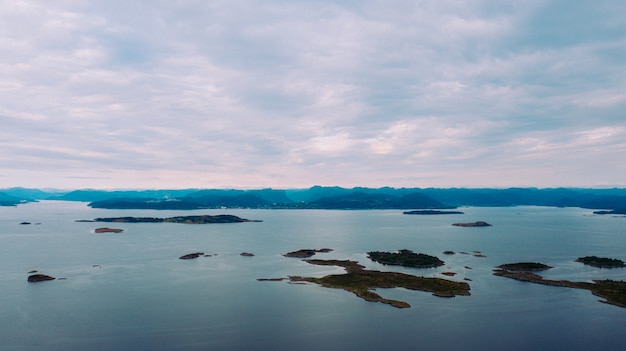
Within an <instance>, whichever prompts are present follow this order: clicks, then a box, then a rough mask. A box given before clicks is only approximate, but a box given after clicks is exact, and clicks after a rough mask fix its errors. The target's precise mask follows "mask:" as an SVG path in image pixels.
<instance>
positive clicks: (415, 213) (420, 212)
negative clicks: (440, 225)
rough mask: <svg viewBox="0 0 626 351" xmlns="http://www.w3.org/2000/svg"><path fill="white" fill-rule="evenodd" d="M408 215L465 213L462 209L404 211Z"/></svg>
mask: <svg viewBox="0 0 626 351" xmlns="http://www.w3.org/2000/svg"><path fill="white" fill-rule="evenodd" d="M402 213H404V214H406V215H443V214H463V212H461V211H441V210H413V211H404V212H402Z"/></svg>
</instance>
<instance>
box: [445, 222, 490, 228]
mask: <svg viewBox="0 0 626 351" xmlns="http://www.w3.org/2000/svg"><path fill="white" fill-rule="evenodd" d="M452 225H453V226H455V227H491V224H489V223H487V222H483V221H478V222H470V223H453V224H452Z"/></svg>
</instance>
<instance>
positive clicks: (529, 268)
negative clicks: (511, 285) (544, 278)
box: [496, 262, 552, 272]
mask: <svg viewBox="0 0 626 351" xmlns="http://www.w3.org/2000/svg"><path fill="white" fill-rule="evenodd" d="M496 268H500V269H505V270H507V271H526V272H539V271H545V270H547V269H550V268H552V267H550V266H548V265H545V264H543V263H538V262H519V263H507V264H502V265H499V266H498V267H496Z"/></svg>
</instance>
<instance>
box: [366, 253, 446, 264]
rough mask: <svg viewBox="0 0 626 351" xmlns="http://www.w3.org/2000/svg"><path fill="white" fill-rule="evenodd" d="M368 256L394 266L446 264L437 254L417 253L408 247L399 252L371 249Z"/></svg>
mask: <svg viewBox="0 0 626 351" xmlns="http://www.w3.org/2000/svg"><path fill="white" fill-rule="evenodd" d="M367 257H368V258H369V259H370V260H372V261H374V262H378V263H382V264H386V265H392V266H404V267H416V268H434V267H439V266H443V265H444V262H443V261H442V260H440V259H439V258H437V257H435V256H430V255H426V254H423V253H419V254H416V253H415V252H413V251H411V250H406V249H404V250H398V252H384V251H370V252H368V253H367Z"/></svg>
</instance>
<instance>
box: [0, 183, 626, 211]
mask: <svg viewBox="0 0 626 351" xmlns="http://www.w3.org/2000/svg"><path fill="white" fill-rule="evenodd" d="M38 200H64V201H83V202H89V206H91V207H94V208H109V209H159V210H166V209H167V210H189V209H202V208H264V209H450V208H456V207H459V206H498V207H500V206H520V205H534V206H554V207H582V208H590V209H609V210H624V209H626V189H623V188H613V189H591V188H549V189H538V188H508V189H490V188H484V189H476V188H391V187H383V188H363V187H356V188H342V187H322V186H314V187H311V188H308V189H284V190H280V189H258V190H238V189H184V190H124V191H121V190H120V191H106V190H90V189H83V190H73V191H60V190H41V189H26V188H8V189H0V206H15V205H18V204H21V203H27V202H32V201H38Z"/></svg>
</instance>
